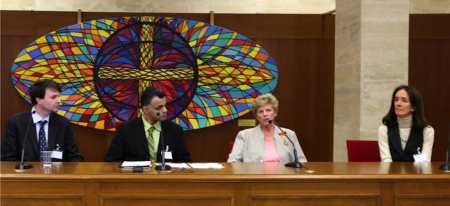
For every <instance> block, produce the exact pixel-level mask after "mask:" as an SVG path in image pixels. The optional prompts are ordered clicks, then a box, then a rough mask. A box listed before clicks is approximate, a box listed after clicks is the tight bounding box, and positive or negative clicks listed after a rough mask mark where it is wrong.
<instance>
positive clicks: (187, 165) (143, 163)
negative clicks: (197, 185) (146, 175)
mask: <svg viewBox="0 0 450 206" xmlns="http://www.w3.org/2000/svg"><path fill="white" fill-rule="evenodd" d="M155 165H161V163H155ZM166 165H169V166H170V167H172V168H174V169H222V168H223V165H222V164H220V163H173V162H166ZM151 166H152V163H151V162H150V161H123V162H122V164H120V167H122V168H133V167H151Z"/></svg>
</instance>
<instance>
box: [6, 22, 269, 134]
mask: <svg viewBox="0 0 450 206" xmlns="http://www.w3.org/2000/svg"><path fill="white" fill-rule="evenodd" d="M11 78H12V83H13V84H14V87H15V88H16V89H17V91H18V92H19V94H20V95H21V96H22V97H23V98H25V99H26V100H27V101H28V102H30V99H29V96H28V88H29V87H30V86H31V85H32V84H33V83H34V82H35V81H37V80H39V79H41V78H47V79H52V80H54V81H55V82H57V83H59V84H61V86H62V92H61V102H62V103H61V106H60V107H59V109H58V111H57V113H58V114H59V115H62V116H64V117H66V118H67V119H69V120H70V121H71V122H73V123H74V124H77V125H81V126H87V127H91V128H96V129H105V130H114V129H115V127H116V126H117V124H118V123H120V122H122V121H126V120H129V119H131V118H135V117H137V116H138V115H139V107H140V106H139V98H140V94H141V92H142V91H143V90H144V89H145V88H146V87H148V86H152V87H158V88H160V89H162V90H163V91H164V92H165V93H166V94H167V102H168V104H167V107H168V118H169V119H171V120H172V121H174V122H175V123H177V124H179V125H180V126H181V127H183V128H184V129H185V130H189V129H199V128H204V127H209V126H214V125H218V124H222V123H224V122H227V121H230V120H232V119H235V118H237V117H239V116H242V115H244V114H246V113H248V112H249V111H250V110H251V108H252V103H253V101H254V98H255V97H256V96H258V95H260V94H263V93H268V92H271V91H273V90H274V88H275V87H276V85H277V82H278V69H277V66H276V63H275V61H274V59H273V58H272V57H270V55H269V53H268V52H267V51H266V50H265V49H264V48H262V47H261V46H260V45H258V44H256V43H255V42H254V41H252V40H251V39H249V38H248V37H245V36H244V35H241V34H239V33H237V32H234V31H231V30H229V29H226V28H223V27H219V26H215V25H210V24H207V23H204V22H200V21H194V20H186V19H179V18H170V17H152V16H144V17H113V18H107V19H98V20H92V21H86V22H83V23H80V24H75V25H71V26H67V27H63V28H61V29H58V30H56V31H53V32H50V33H48V34H46V35H44V36H42V37H39V38H38V39H36V40H35V41H34V42H32V43H31V44H30V45H28V46H27V47H26V48H25V49H23V50H22V51H21V52H20V53H19V55H18V57H17V58H16V59H15V61H14V64H13V66H12V68H11Z"/></svg>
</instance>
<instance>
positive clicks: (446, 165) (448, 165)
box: [439, 123, 450, 172]
mask: <svg viewBox="0 0 450 206" xmlns="http://www.w3.org/2000/svg"><path fill="white" fill-rule="evenodd" d="M448 156H450V123H449V124H448V144H447V152H446V153H445V162H444V164H442V165H441V167H439V168H440V169H441V170H444V171H445V172H450V163H449V161H448Z"/></svg>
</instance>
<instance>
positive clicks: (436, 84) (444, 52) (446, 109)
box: [409, 14, 450, 161]
mask: <svg viewBox="0 0 450 206" xmlns="http://www.w3.org/2000/svg"><path fill="white" fill-rule="evenodd" d="M448 22H450V15H449V14H426V15H424V14H413V15H410V40H409V83H410V84H411V85H413V86H414V87H416V88H417V89H418V90H419V91H420V93H421V94H422V96H423V99H424V107H425V117H426V118H427V120H428V122H429V123H430V124H431V126H433V128H434V130H435V139H434V146H433V154H432V160H434V161H442V160H444V158H445V152H446V150H447V146H448V136H449V127H450V103H449V102H450V92H449V91H450V81H449V79H450V69H449V68H450V27H448V26H447V25H448Z"/></svg>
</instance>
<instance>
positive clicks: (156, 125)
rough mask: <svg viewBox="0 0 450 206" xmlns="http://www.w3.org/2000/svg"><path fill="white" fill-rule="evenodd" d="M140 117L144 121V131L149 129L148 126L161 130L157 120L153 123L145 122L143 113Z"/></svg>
mask: <svg viewBox="0 0 450 206" xmlns="http://www.w3.org/2000/svg"><path fill="white" fill-rule="evenodd" d="M141 118H142V122H143V123H144V129H145V131H147V130H148V129H150V127H152V126H153V127H154V128H155V129H156V130H158V131H161V122H160V121H157V122H155V123H154V124H152V123H150V122H147V120H146V119H145V118H144V115H142V116H141Z"/></svg>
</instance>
